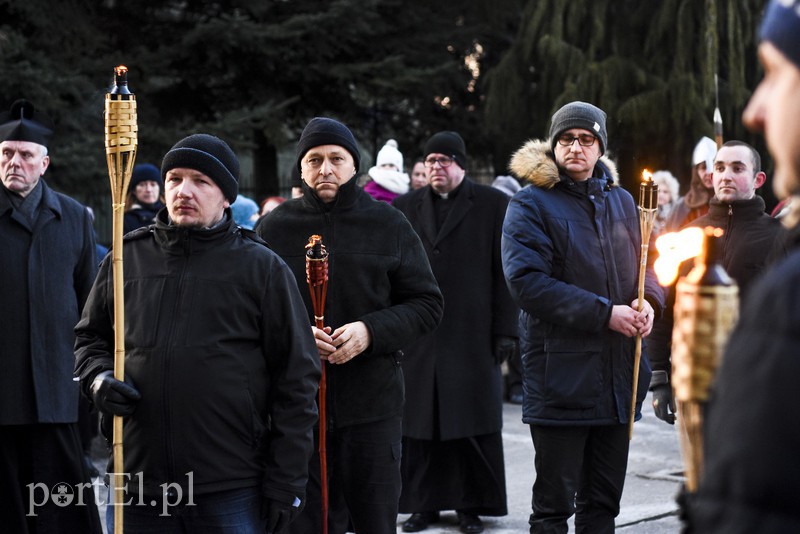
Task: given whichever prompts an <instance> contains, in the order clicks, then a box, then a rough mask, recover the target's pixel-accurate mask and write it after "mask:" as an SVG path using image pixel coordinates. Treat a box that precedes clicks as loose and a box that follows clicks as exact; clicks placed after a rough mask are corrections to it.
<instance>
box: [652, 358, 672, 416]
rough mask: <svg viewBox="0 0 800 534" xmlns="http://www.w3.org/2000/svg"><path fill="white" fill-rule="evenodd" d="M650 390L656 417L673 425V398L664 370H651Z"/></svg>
mask: <svg viewBox="0 0 800 534" xmlns="http://www.w3.org/2000/svg"><path fill="white" fill-rule="evenodd" d="M650 391H652V392H653V412H655V414H656V417H658V418H659V419H661V420H662V421H664V422H665V423H669V424H670V425H674V424H675V399H673V398H672V385H671V384H670V383H669V379H668V378H667V372H666V371H653V378H652V379H651V381H650Z"/></svg>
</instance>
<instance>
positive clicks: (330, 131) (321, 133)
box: [295, 117, 361, 172]
mask: <svg viewBox="0 0 800 534" xmlns="http://www.w3.org/2000/svg"><path fill="white" fill-rule="evenodd" d="M323 145H337V146H340V147H342V148H344V149H345V150H347V151H348V152H350V154H351V155H352V156H353V161H354V163H355V166H356V172H358V167H359V164H360V163H361V154H359V152H358V145H357V144H356V138H355V137H353V133H352V132H351V131H350V129H349V128H348V127H347V126H345V125H344V124H342V123H341V122H339V121H337V120H334V119H329V118H328V117H315V118H313V119H311V120H310V121H309V122H308V124H306V127H305V128H304V129H303V133H302V134H301V135H300V140H299V141H298V142H297V150H296V152H295V154H296V156H297V168H298V169H299V168H300V161H301V160H302V159H303V156H305V155H306V152H308V151H309V150H311V149H312V148H314V147H315V146H323Z"/></svg>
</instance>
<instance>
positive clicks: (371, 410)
mask: <svg viewBox="0 0 800 534" xmlns="http://www.w3.org/2000/svg"><path fill="white" fill-rule="evenodd" d="M798 32H800V2H798V1H797V0H773V1H772V2H771V3H770V5H769V7H768V8H767V11H766V15H765V18H764V21H763V23H762V30H761V44H760V47H759V55H760V60H761V62H762V64H763V65H764V68H765V77H764V80H763V81H762V82H761V84H760V85H759V87H758V88H757V90H756V92H755V93H754V95H753V97H752V99H751V101H750V102H749V104H748V106H747V108H746V109H745V110H744V117H743V118H744V121H745V124H746V125H747V126H748V127H750V128H751V129H753V130H754V131H760V132H763V133H764V135H765V137H766V141H767V145H768V148H769V151H770V154H771V156H772V159H773V160H774V162H775V174H774V176H773V178H772V184H773V188H774V190H775V192H776V194H777V196H778V197H779V198H780V199H784V200H785V202H784V203H783V204H782V208H783V210H782V211H781V217H780V219H779V218H777V217H774V216H771V215H770V214H768V213H767V212H766V205H765V202H764V200H763V199H762V198H761V197H760V196H759V195H758V189H759V188H760V187H762V186H764V184H765V183H767V181H768V177H767V175H766V174H765V172H764V171H763V170H762V168H761V159H762V157H761V154H759V153H758V151H757V150H756V149H755V148H753V147H752V146H750V145H749V144H747V143H744V142H742V141H738V140H729V141H727V142H725V143H724V144H720V145H719V146H718V145H717V143H716V142H714V141H712V140H711V139H710V138H708V137H702V138H701V139H700V140H699V141H698V142H697V144H696V147H695V149H694V151H693V154H692V155H691V156H692V157H691V160H689V158H688V157H687V162H688V161H691V165H690V166H689V167H687V170H690V172H691V179H690V181H689V183H688V184H687V185H688V190H687V192H686V194H685V195H683V196H681V195H680V184H679V181H678V180H677V179H676V178H675V175H674V174H673V173H672V172H670V171H668V170H659V171H657V172H655V173H654V174H653V181H654V182H655V183H656V184H657V185H658V206H657V209H656V215H655V216H656V218H655V227H654V234H655V235H659V234H665V233H669V232H676V231H678V230H680V229H684V228H687V227H715V228H721V229H722V230H723V233H722V235H721V237H719V238H718V242H717V250H718V251H721V253H720V254H719V264H720V265H721V267H723V268H724V269H725V270H726V271H727V273H728V274H729V275H730V277H731V278H732V280H733V282H735V284H736V285H737V286H738V288H739V294H740V303H741V305H740V309H739V310H738V311H737V312H738V314H739V315H740V319H739V320H738V322H737V323H736V325H735V327H734V329H733V332H732V333H731V338H730V341H729V343H728V344H727V348H726V351H725V355H724V358H723V359H722V363H721V366H720V369H719V372H718V375H717V377H716V379H715V381H714V382H713V384H712V388H711V393H710V396H709V399H708V402H707V403H706V405H705V408H704V410H705V414H706V423H705V427H704V443H705V445H704V451H703V452H704V455H705V459H706V463H705V469H704V471H703V473H702V474H701V477H700V483H699V486H698V487H697V488H696V490H695V489H687V490H684V491H682V492H681V494H680V495H679V501H680V506H681V509H682V521H683V524H684V527H685V528H686V530H687V531H689V532H703V533H706V532H756V531H757V532H776V533H777V532H792V531H797V530H799V529H800V514H798V510H797V507H796V499H797V495H798V494H800V487H798V484H800V482H798V481H800V464H799V463H798V462H795V461H794V460H793V458H794V457H795V456H796V454H795V452H796V450H797V449H798V447H800V433H799V432H798V431H797V425H795V424H794V423H795V422H796V421H795V418H794V415H793V412H792V411H791V410H790V409H789V410H787V408H789V407H790V406H791V398H792V392H793V388H792V381H793V380H794V377H795V376H796V375H797V374H798V373H796V372H795V371H798V366H797V364H796V362H795V361H794V359H793V358H794V352H793V350H794V348H795V346H796V341H797V332H798V330H799V329H798V324H797V322H798V320H797V316H796V315H795V314H794V313H793V312H794V311H797V303H796V301H795V299H794V297H795V296H796V295H795V293H796V290H795V288H796V287H800V281H798V280H797V278H798V276H800V266H799V265H798V262H799V261H800V259H799V258H800V256H798V253H797V250H796V249H797V241H798V239H797V230H796V227H795V225H796V224H797V222H798V220H800V217H798V213H800V207H799V206H800V203H798V202H790V201H791V199H792V198H793V197H794V196H796V195H798V194H800V157H798V154H800V145H799V144H798V143H800V142H799V141H798V139H800V135H795V134H800V132H798V131H797V130H798V127H797V121H796V120H795V119H796V118H797V115H798V113H800V93H799V92H798V91H797V87H800V39H798V37H797V35H800V33H798ZM608 126H609V122H608V120H607V114H606V112H605V111H604V110H603V109H601V108H600V107H598V106H597V105H594V104H592V103H589V102H584V101H580V100H575V101H572V102H569V103H566V104H565V105H563V106H561V107H559V109H558V110H557V111H556V112H555V113H554V114H553V115H552V117H551V120H550V125H549V130H548V131H547V132H540V133H542V134H546V135H543V136H542V138H541V139H532V140H530V141H527V142H526V143H525V144H524V145H523V146H521V147H520V148H519V149H518V150H517V151H516V152H515V153H514V154H513V155H512V157H511V159H510V162H509V170H510V171H511V173H512V175H502V176H498V177H497V178H496V179H495V180H494V181H493V183H492V184H491V185H484V184H481V183H478V182H477V181H476V180H474V179H473V177H472V174H471V173H470V169H471V168H472V166H471V161H470V158H469V152H468V143H467V142H466V141H465V140H464V139H463V138H462V136H461V135H460V134H459V133H458V132H455V131H450V130H444V131H439V132H436V133H434V134H433V135H431V136H430V137H429V138H428V139H427V140H426V142H425V144H424V147H423V149H422V151H421V152H420V157H419V158H418V159H415V160H413V165H410V166H409V167H406V166H405V158H404V157H403V153H402V152H401V150H400V144H399V143H398V142H397V140H395V139H388V140H386V142H385V144H384V145H383V146H382V148H381V149H380V150H379V151H378V152H377V157H376V158H375V165H374V166H371V167H370V168H368V169H366V170H365V171H364V172H361V171H362V168H363V167H366V166H363V167H362V162H363V161H364V159H365V158H363V157H362V153H361V150H360V149H359V143H358V141H357V139H356V137H355V136H354V135H353V133H352V131H351V129H350V128H349V127H348V126H347V125H346V124H344V123H342V122H340V121H337V120H335V119H333V118H330V117H315V118H313V119H311V120H310V121H309V122H308V123H307V125H306V126H305V128H304V129H303V131H302V134H301V135H300V137H299V139H298V141H297V144H296V150H295V157H294V160H293V165H292V167H293V168H292V186H293V191H292V193H291V195H290V196H291V198H288V199H287V198H284V197H281V196H270V197H267V198H263V199H261V202H260V203H258V202H256V201H255V200H253V199H251V198H248V197H246V196H244V195H242V194H241V193H240V191H239V178H240V172H239V159H238V157H237V155H236V153H235V152H234V151H233V150H232V149H231V147H230V146H229V145H228V144H227V143H226V142H225V141H224V140H222V139H220V138H218V137H215V136H213V135H210V134H206V133H194V134H191V135H188V136H187V137H185V138H183V139H181V140H179V141H178V142H177V143H175V144H174V146H172V148H170V150H169V151H167V153H166V154H165V155H164V157H163V158H162V160H161V164H160V167H159V166H156V165H154V164H150V163H142V164H139V165H136V166H135V167H134V169H133V173H132V177H131V181H130V185H129V188H128V191H127V199H126V204H125V213H124V232H125V237H124V239H123V242H122V243H120V244H118V245H117V246H121V247H122V250H123V252H124V254H123V256H124V258H125V271H124V282H123V284H122V288H123V293H124V297H125V301H124V312H125V323H124V333H123V336H124V341H125V354H124V360H125V373H124V380H122V379H117V376H118V375H117V374H116V373H115V369H114V360H115V341H116V335H115V330H116V329H117V326H116V324H115V301H114V298H115V297H114V294H115V291H114V289H115V287H114V286H115V284H114V272H115V271H114V261H113V257H112V255H111V254H106V255H105V256H104V257H98V253H97V250H96V239H95V233H94V230H93V228H92V216H91V213H90V211H89V210H88V209H87V208H86V207H84V206H83V205H81V204H79V203H78V202H76V201H75V200H73V199H71V198H69V197H68V196H66V195H63V194H61V193H58V192H56V191H53V190H52V189H51V188H50V187H49V186H48V185H47V183H46V181H45V179H44V178H43V176H44V175H45V173H46V171H47V170H48V167H49V164H50V156H49V154H48V146H49V144H50V142H51V137H52V134H53V131H54V129H55V128H56V125H54V124H53V122H52V121H51V120H50V119H49V118H48V117H47V115H46V114H45V113H44V112H43V111H42V110H39V109H36V108H35V107H34V105H33V104H31V103H30V102H27V101H25V100H18V101H16V102H14V103H13V104H12V106H11V108H10V109H9V110H8V111H7V112H4V113H2V114H0V178H2V185H3V187H2V189H1V190H0V249H2V250H3V254H2V255H0V273H2V274H1V275H0V277H1V278H0V279H2V291H0V299H2V304H3V306H0V310H2V311H0V314H2V316H1V317H0V331H2V334H3V364H2V369H3V372H2V373H0V399H1V401H0V502H3V506H2V507H0V522H1V523H2V524H3V525H4V528H7V529H9V531H10V532H20V533H25V534H28V533H31V534H33V533H43V532H85V533H99V532H101V531H102V527H101V519H100V517H99V515H98V509H97V507H96V505H95V500H94V494H93V493H92V495H88V494H87V495H82V494H79V493H80V492H82V491H90V492H94V491H95V489H94V487H93V485H92V482H91V479H92V477H93V476H94V475H95V474H94V473H92V472H91V469H92V466H91V465H89V464H87V462H86V461H85V456H86V441H87V439H86V438H85V437H84V438H83V439H82V435H81V431H80V427H81V424H83V425H85V424H86V421H87V419H86V417H87V415H86V412H87V411H89V409H92V410H94V411H95V412H96V413H99V416H100V422H99V425H98V426H99V428H100V429H101V431H102V433H103V435H104V436H106V439H108V440H110V439H111V436H110V433H109V432H110V428H111V422H112V421H113V420H114V418H121V420H122V421H123V427H122V428H124V444H125V449H124V450H125V454H124V471H125V473H127V474H128V477H129V478H128V480H127V482H128V485H127V486H126V488H125V491H124V495H125V497H126V499H128V500H127V502H126V503H124V504H125V507H124V514H122V516H121V517H120V516H119V515H118V514H119V512H116V513H115V509H116V510H119V509H120V508H119V507H118V506H108V508H107V516H106V518H105V522H106V523H107V525H108V529H109V531H110V529H112V528H113V526H114V524H115V522H118V521H123V522H124V529H125V532H126V533H145V532H155V531H158V532H215V533H216V532H219V533H225V532H248V533H249V532H253V533H256V532H260V533H263V532H267V533H272V534H277V533H287V532H293V533H297V534H307V533H311V532H321V531H323V529H324V530H325V531H327V532H330V533H331V534H343V533H345V532H356V533H366V534H388V533H394V532H396V531H397V528H398V526H399V528H401V529H402V531H403V532H419V531H424V530H426V529H427V528H429V527H430V526H431V525H433V524H435V523H437V522H438V521H440V514H441V513H442V512H445V511H454V512H455V513H456V515H457V518H458V528H459V529H460V530H461V531H462V532H464V533H468V534H469V533H472V534H476V533H480V532H483V531H484V529H485V525H484V523H483V519H482V517H485V516H503V515H506V514H507V513H508V506H507V495H506V482H505V477H506V474H505V467H504V453H503V438H502V422H503V421H502V403H503V402H504V400H505V401H508V402H513V403H517V404H521V406H522V422H523V423H524V424H526V425H528V426H529V430H530V436H531V442H532V444H533V447H534V457H533V459H532V463H533V468H534V470H535V481H534V484H533V488H532V494H531V497H532V498H531V508H532V510H531V514H530V516H529V519H528V523H529V529H530V532H531V533H537V534H538V533H563V532H567V529H568V527H567V524H568V523H567V522H568V520H570V518H572V517H573V516H574V524H575V531H576V532H582V533H592V534H594V533H610V532H613V531H614V528H615V518H616V517H617V516H618V514H619V513H620V502H621V498H622V493H623V487H624V482H625V473H626V469H627V464H628V454H629V447H630V435H629V432H630V428H632V426H631V425H632V424H633V420H639V419H640V418H641V416H642V404H643V401H644V399H645V395H646V393H647V390H648V389H649V390H651V391H652V399H653V406H652V408H653V413H654V414H655V415H656V417H658V418H659V419H660V420H663V421H664V422H666V423H668V424H675V423H676V421H680V420H681V417H682V414H681V412H680V410H679V409H677V410H676V406H675V400H674V392H673V384H672V376H671V373H672V362H671V360H672V335H673V330H674V322H675V320H674V318H673V314H672V308H673V306H674V301H675V293H676V290H675V286H674V285H673V286H667V287H662V286H661V285H659V284H658V282H657V280H656V278H655V273H654V271H653V269H652V263H648V264H646V265H645V264H643V263H641V262H640V252H641V248H642V235H641V232H642V227H641V224H640V213H639V210H638V208H637V203H636V201H635V199H634V197H633V196H632V195H631V194H630V193H629V192H628V191H626V190H625V189H624V188H622V187H621V186H620V185H619V172H618V170H617V167H616V165H615V164H614V162H613V160H612V158H611V157H610V156H609V151H608V146H609V140H610V139H613V135H614V132H613V131H609V127H608ZM534 133H535V132H534ZM407 170H408V172H406V171H407ZM359 173H361V174H359ZM679 174H680V173H679ZM776 213H777V212H776ZM787 227H788V228H789V230H787ZM311 236H316V239H318V240H319V239H321V242H322V244H323V245H324V247H320V245H319V243H317V244H316V245H314V247H316V248H314V247H312V248H311V249H309V246H311V244H312V242H313V240H311V242H310V238H311ZM312 252H313V253H320V252H324V254H323V255H322V256H320V257H314V258H312V257H311V256H310V254H312ZM320 258H324V262H325V263H324V269H323V271H320V272H324V276H325V281H324V284H325V286H324V287H325V289H324V295H325V297H324V298H323V303H324V310H323V315H322V316H320V315H319V311H320V309H319V307H318V305H319V304H320V302H319V301H317V300H316V299H317V297H316V296H314V295H312V293H311V292H310V291H309V288H308V285H309V284H311V283H312V276H311V274H310V272H311V269H312V266H311V264H312V261H320ZM689 267H690V265H688V264H686V265H684V267H683V273H684V274H685V273H686V272H687V271H688V269H689ZM640 272H644V277H643V278H642V279H641V280H640ZM767 272H769V276H765V273H767ZM795 282H798V283H797V284H795ZM315 295H317V294H315ZM642 339H644V340H645V341H644V343H643V345H642V346H643V349H642V353H641V363H640V365H639V366H638V367H636V366H635V365H634V361H635V360H636V356H635V354H638V352H637V351H638V348H639V346H638V345H637V342H638V341H641V340H642ZM504 374H505V378H504ZM634 376H635V378H636V380H634ZM323 377H324V378H323ZM636 382H638V390H637V389H635V387H636V386H635V385H634V383H636ZM321 384H324V386H325V387H324V388H322V387H321ZM634 393H635V394H634ZM81 405H82V406H83V408H84V409H81ZM117 420H119V419H117ZM90 426H91V425H90ZM134 477H135V483H134ZM87 488H88V489H87ZM36 491H39V493H38V494H37V493H36ZM51 494H52V496H53V497H52V498H50V495H51ZM42 495H44V496H45V498H41V496H42ZM73 501H74V502H73ZM78 502H80V503H81V505H80V506H79V505H77V503H78ZM137 503H140V504H141V505H136V504H137ZM154 503H156V504H158V506H156V504H154ZM117 504H118V505H120V506H121V503H117ZM399 514H407V515H408V517H407V518H405V519H404V520H402V522H400V523H398V515H399Z"/></svg>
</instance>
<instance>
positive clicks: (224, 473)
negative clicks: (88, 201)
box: [75, 209, 320, 503]
mask: <svg viewBox="0 0 800 534" xmlns="http://www.w3.org/2000/svg"><path fill="white" fill-rule="evenodd" d="M226 218H227V220H226V221H225V222H223V223H222V224H220V225H218V226H215V227H214V228H211V229H203V230H197V229H187V228H180V227H176V226H172V225H169V224H168V220H167V210H166V209H163V210H162V211H161V212H159V214H158V217H157V220H156V224H154V225H151V226H149V227H145V228H140V229H139V230H137V231H135V232H133V233H131V234H128V235H127V236H126V238H125V243H124V261H125V286H124V287H125V349H126V350H125V377H126V379H130V380H132V382H133V385H134V386H135V387H136V388H137V389H138V390H139V392H140V393H141V395H142V398H141V400H140V401H139V402H138V404H137V405H136V411H135V412H134V413H133V414H132V415H131V416H128V417H127V418H126V419H125V427H124V428H125V436H124V443H125V472H126V473H129V474H131V477H132V478H131V482H130V486H131V487H132V490H133V492H134V493H143V494H144V495H160V494H161V493H162V492H163V487H162V484H164V483H178V484H180V485H181V487H182V489H183V491H184V493H183V494H184V495H186V494H187V493H186V492H187V491H190V490H191V491H193V492H194V493H197V494H202V493H209V492H218V491H224V490H230V489H236V488H243V487H251V486H257V485H258V484H259V483H261V482H262V481H263V484H264V488H265V495H267V496H270V497H271V498H274V499H276V500H280V501H282V502H288V503H291V502H292V500H293V498H294V496H298V497H301V498H302V496H303V495H304V492H305V484H306V481H307V473H308V459H309V457H310V456H311V453H312V449H313V439H312V430H313V427H314V425H315V424H316V422H317V410H316V406H315V403H314V397H315V395H316V390H317V384H318V381H319V376H320V367H319V358H318V356H317V350H316V347H315V344H314V340H313V337H312V335H311V332H310V329H309V327H308V323H307V319H306V314H305V310H304V309H303V302H302V300H301V299H300V295H299V294H298V291H297V286H296V284H295V283H294V277H293V276H292V273H291V272H290V271H289V269H288V268H287V267H286V265H285V264H284V263H283V261H282V260H281V259H280V258H278V257H277V256H276V255H275V254H274V253H272V252H271V251H270V250H269V249H268V248H267V247H266V246H265V244H264V243H263V242H261V241H260V240H258V239H257V238H256V237H255V236H253V235H252V232H250V233H249V234H248V233H247V232H246V231H243V230H242V229H240V228H238V227H237V226H236V224H235V223H234V222H233V220H232V217H231V215H230V210H226ZM248 235H250V236H252V237H247V236H248ZM111 268H112V261H111V257H110V256H109V257H107V258H106V259H105V260H104V262H103V263H102V265H101V267H100V273H99V274H98V277H97V280H96V281H95V284H94V287H93V288H92V291H91V293H90V295H89V299H88V301H87V303H86V307H85V309H84V312H83V316H82V318H81V320H80V322H79V323H78V325H77V326H76V328H75V330H76V333H77V341H76V344H75V355H76V374H78V375H79V376H80V378H81V384H82V388H83V391H84V393H85V394H86V395H87V396H88V397H89V398H91V395H90V394H89V388H90V386H91V383H92V380H93V379H94V377H95V376H96V375H97V374H98V373H99V372H101V371H104V370H107V369H112V368H113V358H112V355H113V352H114V336H113V320H114V319H113V304H114V303H113V298H114V296H113V293H114V291H113V280H112V279H113V276H112V271H111ZM139 472H141V473H142V475H143V476H142V478H143V480H142V486H141V488H140V487H139V484H138V481H137V480H136V479H135V478H133V477H134V475H135V474H136V473H139ZM190 472H191V473H192V479H191V481H190V479H189V477H188V473H190Z"/></svg>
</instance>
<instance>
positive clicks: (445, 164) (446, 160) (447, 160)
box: [425, 156, 454, 168]
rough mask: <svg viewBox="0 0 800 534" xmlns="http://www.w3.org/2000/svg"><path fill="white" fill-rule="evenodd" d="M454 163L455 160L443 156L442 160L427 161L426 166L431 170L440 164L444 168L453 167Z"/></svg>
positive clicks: (429, 159) (432, 159) (431, 159)
mask: <svg viewBox="0 0 800 534" xmlns="http://www.w3.org/2000/svg"><path fill="white" fill-rule="evenodd" d="M453 161H454V160H453V158H448V157H447V156H442V157H441V158H428V159H426V160H425V166H426V167H428V168H431V167H433V166H434V165H436V164H437V163H438V164H439V165H441V166H442V167H443V168H444V167H449V166H450V165H452V164H453Z"/></svg>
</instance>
